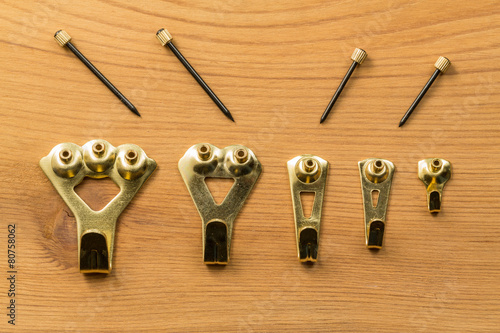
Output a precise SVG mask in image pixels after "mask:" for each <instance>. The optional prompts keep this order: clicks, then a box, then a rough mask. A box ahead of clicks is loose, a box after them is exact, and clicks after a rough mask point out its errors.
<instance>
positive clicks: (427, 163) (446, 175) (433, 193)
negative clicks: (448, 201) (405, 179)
mask: <svg viewBox="0 0 500 333" xmlns="http://www.w3.org/2000/svg"><path fill="white" fill-rule="evenodd" d="M418 178H420V180H421V181H422V182H423V183H424V184H425V186H426V190H427V207H428V209H429V212H431V213H439V212H440V211H441V202H442V196H443V189H444V185H445V184H446V182H447V181H448V180H449V179H450V178H451V163H450V162H448V161H447V160H444V159H442V158H427V159H425V160H421V161H419V162H418Z"/></svg>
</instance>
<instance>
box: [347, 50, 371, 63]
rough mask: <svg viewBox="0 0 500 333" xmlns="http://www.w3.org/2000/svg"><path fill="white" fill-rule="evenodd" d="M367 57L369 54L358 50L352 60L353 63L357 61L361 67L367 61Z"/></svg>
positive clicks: (353, 54)
mask: <svg viewBox="0 0 500 333" xmlns="http://www.w3.org/2000/svg"><path fill="white" fill-rule="evenodd" d="M367 56H368V54H367V53H366V51H365V50H362V49H358V48H356V49H355V50H354V52H353V53H352V56H351V59H352V61H356V62H357V63H358V64H360V65H361V64H362V63H363V61H365V59H366V57H367Z"/></svg>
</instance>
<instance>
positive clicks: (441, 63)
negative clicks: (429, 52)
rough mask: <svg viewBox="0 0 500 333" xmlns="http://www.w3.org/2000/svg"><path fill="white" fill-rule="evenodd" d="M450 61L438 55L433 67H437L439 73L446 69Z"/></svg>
mask: <svg viewBox="0 0 500 333" xmlns="http://www.w3.org/2000/svg"><path fill="white" fill-rule="evenodd" d="M450 65H451V61H450V60H448V58H445V57H439V58H438V60H437V61H436V63H435V64H434V67H436V68H437V69H439V70H440V71H441V73H444V72H446V71H447V70H448V67H450Z"/></svg>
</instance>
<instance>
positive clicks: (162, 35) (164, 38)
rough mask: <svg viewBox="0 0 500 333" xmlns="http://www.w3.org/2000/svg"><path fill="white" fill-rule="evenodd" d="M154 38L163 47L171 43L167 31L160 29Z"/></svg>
mask: <svg viewBox="0 0 500 333" xmlns="http://www.w3.org/2000/svg"><path fill="white" fill-rule="evenodd" d="M156 38H158V40H159V41H160V43H161V45H163V46H165V45H167V44H168V43H170V42H171V41H172V39H173V38H172V35H171V34H170V33H169V32H168V31H167V29H163V28H162V29H160V30H158V32H157V33H156Z"/></svg>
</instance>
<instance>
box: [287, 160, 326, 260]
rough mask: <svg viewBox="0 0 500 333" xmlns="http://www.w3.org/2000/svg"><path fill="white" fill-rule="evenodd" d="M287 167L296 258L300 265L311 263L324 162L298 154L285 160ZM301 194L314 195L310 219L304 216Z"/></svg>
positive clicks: (314, 257) (315, 247)
mask: <svg viewBox="0 0 500 333" xmlns="http://www.w3.org/2000/svg"><path fill="white" fill-rule="evenodd" d="M287 168H288V177H289V179H290V190H291V192H292V203H293V215H294V218H295V237H296V240H297V255H298V258H299V260H300V261H301V262H306V261H310V262H315V261H316V260H317V259H318V247H319V229H320V224H321V210H322V208H323V197H324V195H325V186H326V177H327V175H328V162H327V161H325V160H324V159H322V158H321V157H318V156H315V155H301V156H297V157H295V158H293V159H291V160H290V161H288V163H287ZM302 192H310V193H314V203H313V207H312V211H311V216H310V217H305V216H304V211H303V208H302V201H301V199H300V193H302Z"/></svg>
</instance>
